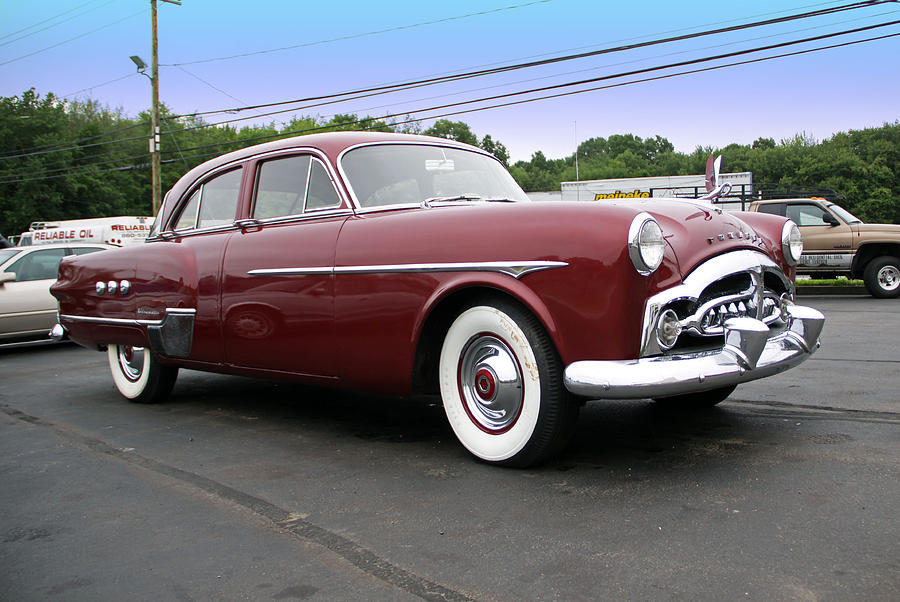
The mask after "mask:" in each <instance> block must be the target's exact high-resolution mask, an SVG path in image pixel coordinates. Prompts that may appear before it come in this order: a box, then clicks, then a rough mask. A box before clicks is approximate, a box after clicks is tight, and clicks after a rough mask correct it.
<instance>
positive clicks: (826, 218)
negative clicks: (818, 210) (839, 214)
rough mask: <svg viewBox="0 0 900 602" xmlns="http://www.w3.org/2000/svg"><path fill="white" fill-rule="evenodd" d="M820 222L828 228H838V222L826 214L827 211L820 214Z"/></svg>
mask: <svg viewBox="0 0 900 602" xmlns="http://www.w3.org/2000/svg"><path fill="white" fill-rule="evenodd" d="M822 221H823V222H825V223H826V224H828V225H829V226H839V225H840V222H839V221H838V220H837V218H836V217H834V216H833V215H831V214H830V213H828V212H827V211H826V212H825V213H823V214H822Z"/></svg>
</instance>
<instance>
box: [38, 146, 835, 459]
mask: <svg viewBox="0 0 900 602" xmlns="http://www.w3.org/2000/svg"><path fill="white" fill-rule="evenodd" d="M801 251H802V244H801V243H800V239H799V233H798V231H797V227H796V226H795V225H794V224H793V222H791V221H790V220H787V219H785V218H783V217H778V216H774V215H768V214H759V213H736V212H735V213H731V212H728V213H723V212H722V211H721V210H719V209H717V208H715V207H713V206H712V205H710V204H708V203H704V202H701V201H695V200H688V201H685V200H659V199H647V200H633V199H629V200H628V201H626V202H621V203H620V202H609V201H603V202H593V203H563V202H553V203H550V202H548V203H535V202H530V201H529V200H528V198H527V197H526V195H525V194H524V193H523V192H522V190H521V188H519V186H518V185H517V184H516V183H515V181H514V180H513V178H512V177H511V176H510V175H509V173H508V172H507V171H506V169H505V168H504V167H503V165H502V164H501V163H500V162H499V161H497V160H496V159H495V158H494V157H492V156H490V155H489V154H487V153H485V152H483V151H482V150H480V149H477V148H474V147H471V146H468V145H465V144H461V143H457V142H454V141H451V140H445V139H441V138H430V137H424V136H409V135H400V134H382V133H361V132H345V133H329V134H317V135H311V136H302V137H297V138H290V139H285V140H279V141H277V142H270V143H267V144H262V145H259V146H255V147H251V148H246V149H243V150H239V151H235V152H231V153H228V154H225V155H223V156H221V157H218V158H216V159H213V160H211V161H208V162H206V163H204V164H202V165H200V166H198V167H196V168H194V169H193V170H191V171H190V172H189V173H188V174H186V175H185V176H184V177H182V178H181V179H180V180H179V181H178V182H177V183H176V184H175V186H174V187H173V188H172V190H170V191H169V193H168V194H167V195H166V198H165V201H164V203H163V206H162V209H161V210H160V213H159V216H158V218H157V219H156V221H155V223H154V226H153V230H152V231H151V233H150V236H149V238H148V241H147V243H146V244H144V245H137V246H134V247H130V248H123V249H116V250H113V251H104V252H101V253H96V254H92V255H84V256H79V257H72V258H66V259H65V260H63V262H62V264H61V266H60V270H59V281H58V282H57V284H55V285H54V286H53V289H52V291H53V294H54V295H55V296H56V298H57V299H58V301H59V313H60V325H59V326H58V327H57V329H56V336H58V337H64V336H67V337H69V338H71V339H72V340H74V341H75V342H77V343H80V344H81V345H84V346H87V347H91V348H95V349H99V350H105V351H106V352H107V354H108V357H109V366H110V369H111V371H112V376H113V380H114V381H115V384H116V386H117V387H118V389H119V391H120V392H121V393H122V395H124V396H125V397H127V398H128V399H130V400H132V401H136V402H155V401H160V400H162V399H164V398H165V397H166V396H167V395H168V394H169V393H170V391H171V390H172V387H173V385H174V383H175V379H176V376H177V373H178V370H179V368H189V369H196V370H207V371H215V372H224V373H229V374H243V375H249V376H256V377H264V378H275V377H277V378H285V377H286V378H291V379H295V380H298V381H303V382H306V383H310V384H314V385H324V386H335V387H344V388H352V389H356V390H365V391H372V392H377V393H387V394H394V395H410V394H420V393H439V394H440V396H441V398H442V400H443V405H444V409H445V411H446V415H447V418H448V420H449V421H450V424H451V426H452V428H453V431H454V432H455V434H456V436H457V437H458V438H459V441H460V442H461V443H462V445H463V446H465V448H466V449H468V450H469V451H470V452H471V453H472V454H473V455H475V456H476V457H478V458H480V459H481V460H483V461H486V462H492V463H496V464H503V465H510V466H527V465H530V464H534V463H535V462H539V461H541V460H543V459H545V458H547V457H549V456H550V455H552V454H553V453H555V452H557V451H558V450H560V449H561V448H562V447H563V446H564V445H565V443H566V442H567V441H568V438H569V437H570V435H571V434H572V431H573V427H574V424H575V420H576V418H577V415H578V411H579V408H580V407H581V405H582V404H583V403H584V401H585V400H587V399H600V398H613V399H622V398H632V399H634V398H652V399H656V400H660V401H665V402H668V403H674V404H683V405H684V406H685V407H688V406H693V407H698V406H709V405H713V404H716V403H718V402H720V401H722V400H724V399H725V398H726V397H727V396H728V395H729V394H730V393H731V392H732V391H733V390H734V388H735V387H736V386H737V385H738V384H740V383H742V382H746V381H750V380H754V379H757V378H762V377H765V376H770V375H772V374H776V373H779V372H782V371H784V370H787V369H788V368H791V367H793V366H796V365H797V364H799V363H801V362H802V361H804V360H805V359H806V358H807V357H809V355H810V354H812V353H813V352H814V351H815V350H816V349H817V347H818V345H819V333H820V332H821V329H822V326H823V324H824V317H823V316H822V314H820V313H819V312H817V311H816V310H814V309H811V308H808V307H803V306H799V305H795V304H794V303H793V298H794V293H795V289H794V283H793V279H794V266H795V265H796V264H797V261H798V259H799V257H800V253H801Z"/></svg>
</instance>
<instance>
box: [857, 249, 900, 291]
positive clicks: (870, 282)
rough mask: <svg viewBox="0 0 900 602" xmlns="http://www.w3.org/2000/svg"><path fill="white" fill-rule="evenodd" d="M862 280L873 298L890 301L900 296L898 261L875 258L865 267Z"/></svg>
mask: <svg viewBox="0 0 900 602" xmlns="http://www.w3.org/2000/svg"><path fill="white" fill-rule="evenodd" d="M863 280H864V281H865V283H866V289H868V291H869V293H871V295H872V296H873V297H878V298H879V299H892V298H894V297H897V296H900V259H897V258H896V257H888V256H883V257H876V258H875V259H873V260H872V261H870V262H869V265H867V266H866V270H865V273H864V274H863Z"/></svg>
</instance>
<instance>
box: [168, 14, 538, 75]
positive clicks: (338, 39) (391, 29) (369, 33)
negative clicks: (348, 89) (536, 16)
mask: <svg viewBox="0 0 900 602" xmlns="http://www.w3.org/2000/svg"><path fill="white" fill-rule="evenodd" d="M550 1H551V0H534V1H532V2H525V3H523V4H514V5H511V6H503V7H500V8H493V9H489V10H482V11H478V12H473V13H467V14H465V15H457V16H454V17H444V18H442V19H434V20H431V21H422V22H420V23H412V24H410V25H398V26H396V27H389V28H386V29H379V30H377V31H367V32H364V33H355V34H350V35H346V36H339V37H336V38H330V39H327V40H318V41H315V42H306V43H303V44H295V45H293V46H282V47H281V48H270V49H268V50H256V51H254V52H244V53H241V54H233V55H231V56H219V57H213V58H208V59H200V60H196V61H185V62H182V63H169V64H163V65H160V66H161V67H182V66H184V65H199V64H200V63H212V62H216V61H228V60H231V59H237V58H243V57H247V56H256V55H260V54H271V53H274V52H282V51H285V50H294V49H297V48H307V47H309V46H319V45H321V44H330V43H332V42H341V41H344V40H352V39H355V38H364V37H368V36H374V35H379V34H383V33H390V32H394V31H403V30H405V29H414V28H416V27H423V26H425V25H435V24H437V23H446V22H449V21H459V20H461V19H468V18H470V17H478V16H482V15H489V14H491V13H499V12H504V11H508V10H514V9H517V8H525V7H527V6H532V5H535V4H546V3H547V2H550Z"/></svg>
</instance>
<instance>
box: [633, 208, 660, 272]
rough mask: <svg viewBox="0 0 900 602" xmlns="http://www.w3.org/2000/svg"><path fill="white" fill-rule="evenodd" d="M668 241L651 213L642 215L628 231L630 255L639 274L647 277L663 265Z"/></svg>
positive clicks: (638, 216)
mask: <svg viewBox="0 0 900 602" xmlns="http://www.w3.org/2000/svg"><path fill="white" fill-rule="evenodd" d="M665 248H666V241H665V240H663V235H662V228H660V227H659V224H658V223H657V221H656V220H655V219H653V216H651V215H650V214H649V213H640V214H638V215H637V216H636V217H635V218H634V220H632V222H631V228H629V229H628V255H629V256H630V257H631V263H633V264H634V268H635V269H636V270H637V271H638V273H639V274H641V275H643V276H647V275H649V274H652V273H653V272H655V271H656V268H658V267H659V264H661V263H662V259H663V253H664V252H665Z"/></svg>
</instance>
